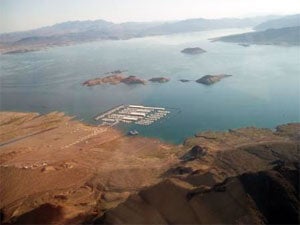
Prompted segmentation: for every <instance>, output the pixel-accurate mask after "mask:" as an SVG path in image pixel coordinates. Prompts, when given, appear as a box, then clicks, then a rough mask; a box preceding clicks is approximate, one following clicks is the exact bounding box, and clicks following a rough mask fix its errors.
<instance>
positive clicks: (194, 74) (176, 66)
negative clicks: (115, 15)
mask: <svg viewBox="0 0 300 225" xmlns="http://www.w3.org/2000/svg"><path fill="white" fill-rule="evenodd" d="M245 31H247V30H245V29H244V30H240V29H231V30H215V31H205V32H196V33H186V34H176V35H167V36H156V37H146V38H138V39H131V40H124V41H100V42H93V43H86V44H80V45H75V46H66V47H56V48H51V49H48V50H46V51H39V52H31V53H26V54H15V55H2V56H0V66H1V67H0V82H1V85H0V107H1V110H10V111H32V112H40V113H47V112H50V111H54V110H55V111H64V112H66V113H67V114H69V115H76V116H77V118H79V119H82V120H84V121H85V122H88V123H94V122H95V121H93V116H95V115H96V114H98V113H100V112H103V111H106V110H108V109H110V108H112V107H114V106H117V105H120V104H143V105H148V106H161V107H166V108H171V109H174V110H172V112H173V113H172V114H171V116H170V117H169V118H167V119H165V120H163V121H161V122H159V123H156V124H153V125H151V126H148V127H141V126H138V127H136V128H137V129H138V130H139V131H140V133H141V134H142V135H144V136H150V137H158V138H161V139H163V140H167V141H170V142H174V143H180V142H182V141H183V140H184V139H185V138H186V137H189V136H192V135H193V134H195V133H197V132H198V131H203V130H227V129H232V128H238V127H245V126H257V127H269V128H273V127H275V126H276V125H278V124H282V123H287V122H299V121H300V101H299V96H300V63H299V62H300V47H281V46H258V45H253V46H250V47H242V46H239V45H237V44H232V43H222V42H210V41H209V40H208V39H209V38H213V37H218V36H221V35H225V34H231V33H242V32H245ZM196 46H199V47H201V48H203V49H205V50H206V51H207V53H204V54H201V55H193V56H189V55H184V54H182V53H180V51H181V50H182V49H183V48H186V47H196ZM117 69H121V70H128V72H127V74H128V75H136V76H138V77H142V78H151V77H158V76H165V77H169V78H171V81H170V82H168V83H165V84H151V83H149V84H147V85H137V86H135V85H132V86H127V85H125V84H120V85H115V86H114V85H103V86H94V87H83V86H82V85H81V83H82V82H84V81H85V80H87V79H91V78H95V77H97V76H103V74H104V73H106V72H110V71H113V70H117ZM219 73H226V74H232V75H233V76H232V77H229V78H226V79H224V80H222V81H220V82H219V83H216V84H214V85H212V86H205V85H202V84H198V83H196V82H189V83H182V82H180V81H178V80H179V79H191V80H196V79H198V78H200V77H202V76H203V75H206V74H219ZM122 129H132V127H122Z"/></svg>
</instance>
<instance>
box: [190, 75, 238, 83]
mask: <svg viewBox="0 0 300 225" xmlns="http://www.w3.org/2000/svg"><path fill="white" fill-rule="evenodd" d="M231 76H232V75H227V74H219V75H205V76H203V77H201V78H200V79H198V80H196V82H197V83H201V84H205V85H212V84H214V83H217V82H219V81H220V80H222V79H223V78H226V77H231Z"/></svg>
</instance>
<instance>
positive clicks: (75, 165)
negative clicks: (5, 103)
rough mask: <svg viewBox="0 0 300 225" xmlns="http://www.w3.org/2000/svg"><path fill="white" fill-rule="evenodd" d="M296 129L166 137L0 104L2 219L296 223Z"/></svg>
mask: <svg viewBox="0 0 300 225" xmlns="http://www.w3.org/2000/svg"><path fill="white" fill-rule="evenodd" d="M299 131H300V124H287V125H281V126H279V127H277V128H276V130H275V131H272V130H269V129H258V128H243V129H237V130H230V131H228V132H202V133H199V134H196V135H195V136H194V137H191V138H189V139H187V140H186V141H185V142H184V143H183V145H180V146H175V145H171V144H168V143H163V142H162V141H159V140H155V139H149V138H144V137H130V136H126V135H124V134H123V133H122V132H120V131H118V130H116V129H113V128H110V127H103V126H102V127H96V126H90V125H86V124H83V123H81V122H78V121H76V120H75V119H73V118H71V117H69V116H66V115H64V114H62V113H58V112H53V113H50V114H46V115H39V114H37V113H19V112H1V113H0V134H1V135H0V166H1V167H0V169H1V170H0V172H1V177H0V182H1V190H0V209H1V217H2V218H1V220H2V222H3V223H8V224H12V223H14V224H50V223H51V224H82V223H85V224H92V223H96V224H98V223H102V224H103V223H104V224H134V223H135V224H143V223H145V224H146V223H148V224H149V223H156V224H157V223H159V224H187V223H189V224H209V223H214V224H216V223H230V224H233V223H235V224H241V223H244V224H245V223H252V224H258V223H259V224H261V223H266V224H268V223H295V221H296V222H297V219H298V218H299V214H298V208H299V197H298V196H299V186H298V183H299V171H298V169H299V166H298V164H299V161H300V154H299V153H300V148H299V137H300V134H299ZM274 196H275V197H274ZM267 202H268V203H267ZM275 206H276V207H275ZM283 208H284V210H285V211H282V214H280V212H281V211H280V210H281V209H283ZM278 210H279V211H278ZM286 215H288V216H286ZM298 222H299V221H298Z"/></svg>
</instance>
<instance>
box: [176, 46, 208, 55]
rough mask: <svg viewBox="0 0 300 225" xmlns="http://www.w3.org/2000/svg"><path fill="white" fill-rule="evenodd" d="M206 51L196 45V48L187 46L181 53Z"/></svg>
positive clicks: (191, 53) (194, 53) (196, 53)
mask: <svg viewBox="0 0 300 225" xmlns="http://www.w3.org/2000/svg"><path fill="white" fill-rule="evenodd" d="M205 52H206V51H205V50H204V49H202V48H199V47H195V48H185V49H183V50H182V51H181V53H184V54H189V55H198V54H202V53H205Z"/></svg>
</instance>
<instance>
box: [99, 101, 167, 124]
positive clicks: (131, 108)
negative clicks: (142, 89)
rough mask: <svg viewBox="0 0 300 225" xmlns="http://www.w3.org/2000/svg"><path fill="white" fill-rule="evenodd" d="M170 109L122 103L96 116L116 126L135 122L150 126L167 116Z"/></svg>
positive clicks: (101, 120) (103, 122)
mask: <svg viewBox="0 0 300 225" xmlns="http://www.w3.org/2000/svg"><path fill="white" fill-rule="evenodd" d="M169 113H170V111H167V110H166V109H165V108H162V107H150V106H143V105H120V106H117V107H115V108H113V109H110V110H108V111H106V112H104V113H102V114H100V115H98V116H96V117H95V120H97V121H100V122H102V123H101V124H102V125H108V126H114V125H117V124H118V123H120V122H122V123H135V124H137V125H141V126H149V125H151V124H153V123H154V122H156V121H158V120H160V119H162V118H164V117H166V116H167V115H168V114H169Z"/></svg>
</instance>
